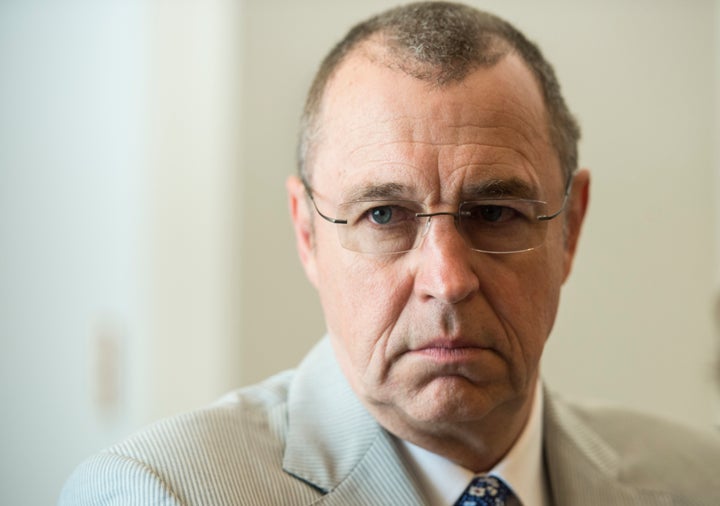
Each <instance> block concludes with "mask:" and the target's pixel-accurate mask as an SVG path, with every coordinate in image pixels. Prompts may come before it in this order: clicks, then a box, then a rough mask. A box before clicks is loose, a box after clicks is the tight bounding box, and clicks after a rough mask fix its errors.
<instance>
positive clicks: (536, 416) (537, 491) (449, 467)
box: [402, 381, 548, 506]
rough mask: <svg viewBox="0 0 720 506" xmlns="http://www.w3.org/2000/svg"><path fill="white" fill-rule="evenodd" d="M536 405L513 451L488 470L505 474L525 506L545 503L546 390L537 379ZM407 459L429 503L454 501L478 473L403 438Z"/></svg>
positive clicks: (508, 483)
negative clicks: (543, 430)
mask: <svg viewBox="0 0 720 506" xmlns="http://www.w3.org/2000/svg"><path fill="white" fill-rule="evenodd" d="M537 383H538V384H537V387H536V390H535V397H534V399H533V405H532V408H531V410H530V417H529V418H528V421H527V423H526V424H525V428H524V429H523V431H522V433H521V434H520V437H519V438H518V439H517V441H516V442H515V444H514V445H513V446H512V448H510V451H509V452H508V453H507V454H506V455H505V457H503V459H502V460H501V461H500V462H498V464H497V465H496V466H495V467H494V468H492V469H491V470H490V472H489V473H488V474H490V475H493V476H497V477H498V478H502V480H503V481H504V482H505V483H506V484H507V485H508V486H509V487H510V488H511V489H512V491H513V493H514V494H515V496H516V497H517V498H518V499H519V500H520V503H521V504H522V505H523V506H536V505H539V506H545V505H546V504H547V503H548V502H547V485H546V483H545V472H544V464H543V457H542V423H543V422H542V410H543V391H542V386H541V385H540V382H539V381H538V382H537ZM402 445H403V447H404V448H405V450H406V452H405V453H406V456H407V458H408V460H409V461H410V462H411V463H412V464H414V467H415V469H416V471H417V474H418V476H419V478H420V482H421V484H422V485H423V487H424V489H425V492H426V494H427V495H428V498H429V500H430V504H431V505H434V506H441V505H448V504H454V503H455V501H456V500H457V499H458V498H459V497H460V495H462V493H463V491H464V490H465V487H467V486H468V484H469V483H470V480H472V478H473V477H475V476H476V474H475V473H473V472H472V471H470V470H468V469H465V468H464V467H462V466H459V465H457V464H455V463H454V462H452V461H450V460H448V459H446V458H445V457H441V456H440V455H437V454H434V453H431V452H429V451H427V450H425V449H424V448H420V447H419V446H415V445H414V444H412V443H408V442H407V441H402Z"/></svg>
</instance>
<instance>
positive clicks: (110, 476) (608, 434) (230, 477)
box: [59, 338, 720, 506]
mask: <svg viewBox="0 0 720 506" xmlns="http://www.w3.org/2000/svg"><path fill="white" fill-rule="evenodd" d="M545 407H546V410H545V414H544V454H545V459H546V466H547V469H548V477H547V479H548V483H549V486H550V489H551V493H552V496H553V497H552V500H553V504H555V505H558V506H560V505H569V506H577V505H596V504H597V505H633V506H637V505H639V506H642V505H648V506H650V505H653V506H655V505H698V506H700V505H708V506H710V505H718V504H720V443H719V442H718V441H717V440H714V439H712V438H711V437H710V436H707V437H705V436H699V435H696V434H693V433H691V432H689V431H686V430H684V429H681V428H679V427H675V426H672V425H670V424H667V423H664V422H658V421H657V420H654V419H651V418H648V417H643V416H640V415H630V414H628V413H626V412H621V411H612V410H594V411H590V410H582V409H579V408H577V407H572V406H570V405H568V404H565V403H563V402H561V401H559V400H558V399H556V398H554V396H552V395H551V394H549V393H546V401H545ZM424 503H425V499H424V497H423V494H422V491H421V489H420V487H419V486H418V483H417V481H416V478H415V476H414V475H413V472H412V471H411V469H410V468H409V467H408V466H407V465H406V463H405V462H404V461H403V459H402V457H401V453H400V452H399V451H398V446H397V441H396V440H395V439H394V438H393V437H392V436H391V435H389V434H388V433H387V432H385V431H384V430H383V429H382V428H380V427H379V426H378V424H377V423H376V422H375V420H374V419H373V418H372V417H371V416H370V415H369V414H368V413H367V411H366V410H365V409H364V408H363V406H362V405H361V404H360V402H359V401H358V399H357V398H356V397H355V396H354V394H353V393H352V391H351V390H350V388H349V386H348V384H347V382H346V381H345V379H344V377H343V375H342V373H341V372H340V370H339V368H338V366H337V364H336V362H335V360H334V357H333V354H332V350H331V348H330V345H329V342H328V340H327V338H326V339H324V340H322V341H321V342H320V343H319V344H318V346H316V347H315V349H314V350H313V351H311V353H310V354H309V355H308V356H307V357H306V359H305V360H304V361H303V363H302V364H301V365H300V366H299V367H298V369H297V370H295V371H287V372H285V373H281V374H279V375H277V376H274V377H272V378H270V379H268V380H266V381H265V382H263V383H261V384H259V385H256V386H253V387H249V388H245V389H242V390H239V391H237V392H235V393H233V394H230V395H229V396H227V397H225V398H224V399H222V400H221V401H220V402H218V403H217V404H215V405H213V406H210V407H208V408H206V409H203V410H200V411H196V412H192V413H189V414H185V415H180V416H177V417H173V418H170V419H167V420H164V421H161V422H159V423H157V424H155V425H153V426H151V427H150V428H148V429H146V430H145V431H143V432H140V433H138V434H136V435H134V436H131V437H130V438H129V439H127V440H126V441H124V442H122V443H120V444H117V445H116V446H113V447H111V448H109V449H107V450H106V451H104V452H102V453H100V454H98V455H96V456H94V457H92V458H91V459H89V460H88V461H86V462H85V463H83V464H82V465H81V466H80V467H79V468H78V469H77V470H76V471H75V473H74V474H73V475H72V476H71V477H70V479H69V480H68V482H67V483H66V485H65V487H64V489H63V491H62V492H61V497H60V503H59V504H60V505H61V506H70V505H168V506H169V505H172V506H179V505H183V506H189V505H206V506H210V505H213V506H215V505H253V506H263V505H311V504H318V505H327V506H332V505H337V506H340V505H342V506H352V505H381V506H383V505H393V506H395V505H398V506H399V505H413V506H415V505H422V504H424ZM526 506H532V505H526Z"/></svg>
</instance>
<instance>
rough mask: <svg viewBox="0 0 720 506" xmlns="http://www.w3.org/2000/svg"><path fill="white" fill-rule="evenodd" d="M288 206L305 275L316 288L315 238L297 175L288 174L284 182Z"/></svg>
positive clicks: (307, 206)
mask: <svg viewBox="0 0 720 506" xmlns="http://www.w3.org/2000/svg"><path fill="white" fill-rule="evenodd" d="M285 188H286V189H287V194H288V204H289V207H290V218H291V219H292V224H293V229H294V231H295V244H296V246H297V249H298V254H299V255H300V262H301V263H302V266H303V268H304V269H305V275H306V276H307V277H308V279H309V280H310V282H311V283H312V284H313V286H315V287H316V288H317V264H316V259H315V244H314V241H315V238H314V232H313V223H312V216H311V215H310V206H309V202H308V196H307V193H306V191H305V186H304V185H303V184H302V181H300V178H299V177H297V176H290V177H289V178H288V179H287V181H286V182H285Z"/></svg>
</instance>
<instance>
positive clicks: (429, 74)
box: [298, 2, 580, 182]
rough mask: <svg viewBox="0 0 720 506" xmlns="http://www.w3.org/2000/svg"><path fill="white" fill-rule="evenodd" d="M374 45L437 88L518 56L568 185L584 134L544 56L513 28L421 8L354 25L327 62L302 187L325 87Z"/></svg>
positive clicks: (304, 132)
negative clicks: (374, 41)
mask: <svg viewBox="0 0 720 506" xmlns="http://www.w3.org/2000/svg"><path fill="white" fill-rule="evenodd" d="M375 37H381V41H382V43H383V45H384V46H385V48H386V49H387V50H388V54H389V56H390V60H391V62H392V65H393V67H396V68H398V69H399V70H401V71H403V72H405V73H407V74H409V75H412V76H413V77H416V78H418V79H421V80H424V81H428V82H434V83H435V84H436V85H437V86H443V85H445V84H448V83H452V82H459V81H462V79H463V78H465V77H466V76H467V75H468V74H469V73H470V72H472V71H474V70H476V69H478V68H483V67H491V66H493V65H494V64H495V63H497V62H498V61H499V60H500V59H502V58H503V57H504V56H505V55H507V54H508V53H510V52H512V51H514V52H516V53H517V54H518V55H519V56H520V57H521V58H522V59H523V60H524V61H525V63H526V64H527V66H528V68H529V69H530V70H531V71H532V73H533V74H534V75H535V77H536V78H537V80H538V82H539V84H540V88H541V90H542V94H543V98H544V101H545V107H546V109H547V112H548V120H549V124H548V129H549V132H550V138H551V142H552V143H553V147H554V148H555V151H556V153H557V156H558V159H559V161H560V166H561V169H562V171H563V175H564V177H565V180H569V178H570V176H571V175H572V174H573V173H574V172H575V170H577V166H578V150H577V144H578V140H579V139H580V127H579V125H578V123H577V121H576V120H575V118H574V117H573V115H572V113H571V112H570V110H569V109H568V107H567V105H566V103H565V99H564V98H563V96H562V93H561V90H560V83H559V82H558V80H557V77H556V76H555V71H554V70H553V67H552V65H550V63H548V61H547V60H545V58H544V56H543V54H542V52H541V51H540V49H539V48H538V47H537V46H536V45H535V44H534V43H532V42H530V41H529V40H528V39H527V38H526V37H525V36H524V35H523V34H522V33H521V32H520V31H519V30H517V29H516V28H515V27H514V26H512V25H511V24H510V23H508V22H507V21H505V20H503V19H501V18H499V17H497V16H494V15H492V14H489V13H487V12H483V11H480V10H477V9H474V8H472V7H469V6H467V5H462V4H457V3H448V2H420V3H413V4H408V5H403V6H401V7H396V8H394V9H390V10H388V11H385V12H383V13H381V14H378V15H376V16H373V17H371V18H370V19H368V20H366V21H363V22H361V23H359V24H357V25H355V26H354V27H353V28H351V29H350V31H349V32H348V33H347V35H345V37H344V38H343V39H342V40H341V41H340V42H339V43H338V44H337V45H336V46H335V47H334V48H333V49H332V50H331V51H330V53H328V55H327V56H326V57H325V59H324V60H323V61H322V63H321V65H320V68H319V69H318V72H317V74H316V75H315V79H314V81H313V83H312V86H311V87H310V91H309V92H308V96H307V99H306V102H305V108H304V111H303V115H302V119H301V122H300V139H299V143H298V171H299V174H300V176H301V177H302V178H303V179H304V180H306V181H308V182H309V181H310V175H311V174H310V172H311V170H310V168H309V167H308V166H309V165H310V162H309V158H310V157H311V154H312V150H313V148H314V142H315V135H316V133H317V131H318V127H319V125H318V121H319V116H320V108H321V104H322V99H323V95H324V92H325V88H326V86H327V83H328V81H329V80H330V78H331V77H332V75H333V74H334V73H335V71H336V70H337V69H338V67H339V66H340V64H341V63H342V62H343V61H344V60H345V58H346V57H347V56H348V55H349V54H350V53H351V52H352V50H353V49H356V48H357V47H358V46H359V45H360V44H361V43H363V42H367V41H369V40H370V39H371V38H375Z"/></svg>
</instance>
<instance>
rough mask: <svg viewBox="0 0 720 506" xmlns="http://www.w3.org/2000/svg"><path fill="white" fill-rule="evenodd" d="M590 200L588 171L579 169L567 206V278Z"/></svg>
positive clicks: (565, 275)
mask: <svg viewBox="0 0 720 506" xmlns="http://www.w3.org/2000/svg"><path fill="white" fill-rule="evenodd" d="M589 202H590V171H589V170H587V169H581V170H579V171H578V172H577V173H576V174H575V177H574V178H573V183H572V191H571V193H570V201H569V202H568V207H567V216H566V220H567V221H566V224H565V225H566V234H565V273H564V280H567V278H568V276H569V275H570V271H571V270H572V264H573V260H574V258H575V251H576V250H577V245H578V241H579V239H580V231H581V230H582V225H583V223H584V221H585V214H586V213H587V208H588V204H589Z"/></svg>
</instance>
